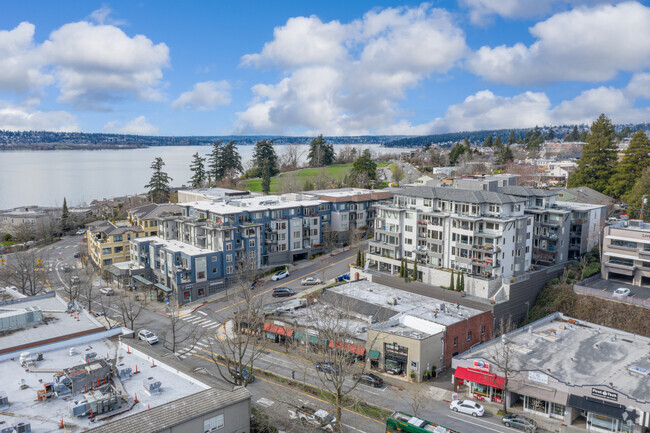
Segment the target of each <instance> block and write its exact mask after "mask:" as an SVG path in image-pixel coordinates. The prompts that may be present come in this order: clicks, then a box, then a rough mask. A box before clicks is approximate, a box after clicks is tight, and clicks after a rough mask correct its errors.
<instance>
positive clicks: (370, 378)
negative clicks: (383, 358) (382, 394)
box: [352, 373, 384, 388]
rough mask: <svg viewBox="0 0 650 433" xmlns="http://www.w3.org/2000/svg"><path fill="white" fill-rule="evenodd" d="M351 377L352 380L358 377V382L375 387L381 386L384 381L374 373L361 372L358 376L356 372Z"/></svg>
mask: <svg viewBox="0 0 650 433" xmlns="http://www.w3.org/2000/svg"><path fill="white" fill-rule="evenodd" d="M352 378H353V379H354V380H357V379H358V380H359V383H363V384H364V385H369V386H373V387H375V388H381V387H382V386H384V381H383V380H382V379H381V377H379V376H377V375H376V374H372V373H366V374H362V375H361V376H360V377H359V375H358V374H353V375H352Z"/></svg>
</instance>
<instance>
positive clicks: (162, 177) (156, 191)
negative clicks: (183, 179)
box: [144, 156, 173, 203]
mask: <svg viewBox="0 0 650 433" xmlns="http://www.w3.org/2000/svg"><path fill="white" fill-rule="evenodd" d="M164 166H165V163H164V161H163V159H162V158H161V157H159V156H158V157H156V159H154V161H153V162H152V163H151V169H152V170H153V174H152V175H151V179H150V180H149V183H148V184H146V185H145V186H144V187H145V188H147V189H148V190H149V199H150V200H151V201H152V202H154V203H163V202H166V201H168V200H169V192H170V185H169V184H170V182H171V181H172V180H173V179H172V178H171V177H169V175H168V174H167V173H165V172H164V171H163V167H164Z"/></svg>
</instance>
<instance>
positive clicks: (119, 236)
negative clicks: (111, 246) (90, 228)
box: [113, 235, 122, 242]
mask: <svg viewBox="0 0 650 433" xmlns="http://www.w3.org/2000/svg"><path fill="white" fill-rule="evenodd" d="M113 242H122V235H115V236H113Z"/></svg>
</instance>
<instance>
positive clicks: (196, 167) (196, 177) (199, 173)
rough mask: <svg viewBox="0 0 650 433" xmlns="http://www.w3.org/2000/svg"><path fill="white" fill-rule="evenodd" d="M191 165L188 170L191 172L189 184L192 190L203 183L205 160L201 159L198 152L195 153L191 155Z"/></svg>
mask: <svg viewBox="0 0 650 433" xmlns="http://www.w3.org/2000/svg"><path fill="white" fill-rule="evenodd" d="M192 158H193V159H192V163H191V164H190V170H191V171H192V173H193V174H192V179H191V180H190V183H191V184H192V186H193V187H194V188H199V187H201V185H203V183H204V182H205V178H206V173H205V158H202V157H201V155H199V152H196V153H195V154H194V155H192Z"/></svg>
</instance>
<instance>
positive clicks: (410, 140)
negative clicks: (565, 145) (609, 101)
mask: <svg viewBox="0 0 650 433" xmlns="http://www.w3.org/2000/svg"><path fill="white" fill-rule="evenodd" d="M577 126H578V131H579V132H582V131H585V130H587V131H588V130H589V125H584V124H582V125H577ZM626 127H627V128H630V130H631V131H632V132H634V131H636V130H637V129H643V130H645V131H647V130H649V129H650V123H639V124H636V125H632V124H630V125H616V130H617V131H623V130H624V129H625V128H626ZM551 128H552V129H553V132H554V133H555V137H557V138H564V136H565V135H566V134H568V133H570V132H571V131H572V130H573V125H561V126H540V127H539V129H540V130H541V131H542V133H543V134H544V135H546V134H547V133H548V131H549V129H551ZM532 129H534V128H523V129H513V131H515V133H516V134H517V135H518V136H523V135H525V134H526V132H528V131H530V130H532ZM510 131H511V130H510V129H493V130H485V131H464V132H449V133H445V134H434V135H423V136H419V137H404V138H398V139H394V140H392V141H389V142H387V143H384V146H386V147H424V146H426V145H430V144H437V145H442V146H444V145H449V146H451V145H452V144H454V143H458V142H459V141H463V140H465V138H467V139H468V140H469V142H470V143H482V142H483V141H485V139H486V138H487V136H488V135H492V136H497V135H500V136H501V140H502V141H503V142H504V143H505V142H506V140H507V138H508V135H509V134H510Z"/></svg>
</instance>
